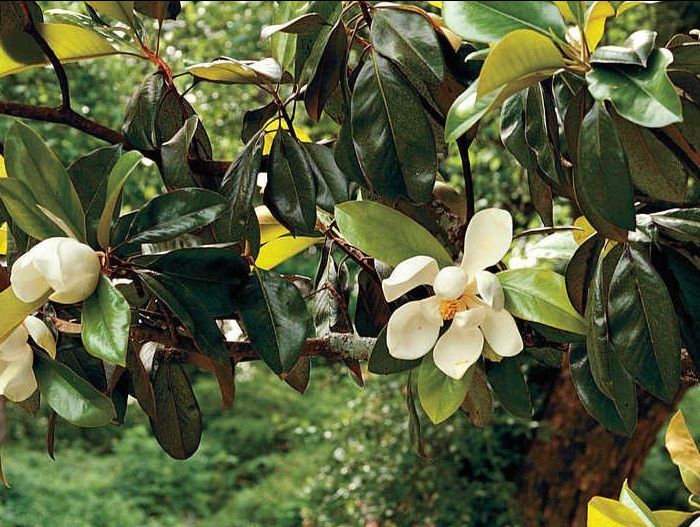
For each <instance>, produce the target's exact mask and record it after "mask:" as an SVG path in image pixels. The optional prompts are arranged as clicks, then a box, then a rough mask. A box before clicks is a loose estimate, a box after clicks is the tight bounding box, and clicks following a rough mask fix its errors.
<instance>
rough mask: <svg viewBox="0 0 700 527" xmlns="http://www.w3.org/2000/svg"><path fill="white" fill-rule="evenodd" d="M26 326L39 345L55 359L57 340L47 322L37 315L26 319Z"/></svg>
mask: <svg viewBox="0 0 700 527" xmlns="http://www.w3.org/2000/svg"><path fill="white" fill-rule="evenodd" d="M24 327H25V328H27V331H28V332H29V335H30V336H31V337H32V340H33V341H34V342H36V344H37V346H39V347H41V348H42V349H43V350H44V351H45V352H46V353H48V354H49V355H50V356H51V358H52V359H55V358H56V340H55V339H54V338H53V334H52V333H51V330H50V329H49V328H48V327H46V324H44V323H43V322H42V321H41V320H39V319H38V318H36V317H27V318H25V319H24Z"/></svg>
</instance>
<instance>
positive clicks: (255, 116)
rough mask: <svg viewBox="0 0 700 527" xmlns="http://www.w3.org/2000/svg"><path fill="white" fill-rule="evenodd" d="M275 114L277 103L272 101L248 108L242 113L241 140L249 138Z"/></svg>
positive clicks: (245, 141) (247, 140) (248, 139)
mask: <svg viewBox="0 0 700 527" xmlns="http://www.w3.org/2000/svg"><path fill="white" fill-rule="evenodd" d="M276 114H277V103H276V102H275V101H272V102H270V103H268V104H266V105H265V106H262V107H260V108H256V109H255V110H248V111H247V112H246V113H244V114H243V128H242V129H241V140H242V141H243V142H244V143H248V142H250V140H251V139H253V137H254V136H255V134H257V133H258V132H259V131H260V130H262V129H263V127H264V126H265V125H266V124H267V123H268V122H269V121H270V119H272V118H273V117H274V116H275V115H276Z"/></svg>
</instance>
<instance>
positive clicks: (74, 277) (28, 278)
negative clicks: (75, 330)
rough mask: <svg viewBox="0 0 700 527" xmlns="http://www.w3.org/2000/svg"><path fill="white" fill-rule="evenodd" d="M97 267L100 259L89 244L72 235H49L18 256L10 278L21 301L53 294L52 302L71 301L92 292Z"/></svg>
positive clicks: (96, 275) (30, 300) (98, 271)
mask: <svg viewBox="0 0 700 527" xmlns="http://www.w3.org/2000/svg"><path fill="white" fill-rule="evenodd" d="M100 270H101V264H100V258H99V257H98V256H97V253H96V252H95V251H93V250H92V249H91V248H90V247H89V246H87V245H85V244H83V243H80V242H79V241H77V240H74V239H73V238H49V239H47V240H44V241H42V242H39V243H38V244H37V245H35V246H34V247H32V248H31V249H30V250H29V251H28V252H27V253H25V254H23V255H22V256H20V257H19V258H18V259H17V261H16V262H15V263H14V265H13V266H12V274H11V276H10V281H11V283H12V290H13V292H14V293H15V296H17V298H19V299H20V300H21V301H22V302H26V303H31V302H35V301H36V300H38V299H40V298H41V297H43V296H45V295H47V294H49V293H52V294H51V296H50V297H49V298H50V299H51V300H53V301H54V302H59V303H61V304H73V303H75V302H80V301H82V300H85V299H86V298H87V297H89V296H90V295H91V294H92V293H93V292H94V291H95V288H96V287H97V282H98V280H99V277H100Z"/></svg>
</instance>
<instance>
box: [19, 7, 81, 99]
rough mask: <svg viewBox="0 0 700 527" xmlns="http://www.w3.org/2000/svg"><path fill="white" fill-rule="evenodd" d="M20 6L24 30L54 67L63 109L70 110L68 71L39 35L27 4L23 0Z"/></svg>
mask: <svg viewBox="0 0 700 527" xmlns="http://www.w3.org/2000/svg"><path fill="white" fill-rule="evenodd" d="M19 5H20V7H21V8H22V13H23V14H24V18H25V21H24V27H23V28H22V30H23V31H24V32H25V33H27V34H28V35H30V36H31V37H32V38H33V39H34V40H35V41H36V43H37V44H38V45H39V47H40V48H41V51H42V52H43V53H44V55H46V58H47V59H48V60H49V62H50V63H51V66H53V70H54V72H55V73H56V78H57V79H58V85H59V86H60V88H61V109H63V110H70V89H69V88H68V77H67V76H66V70H64V69H63V64H61V61H60V60H59V59H58V57H57V56H56V54H55V53H54V51H53V50H52V49H51V46H49V43H48V42H46V39H45V38H44V37H43V35H42V34H41V33H39V30H38V29H37V28H36V26H35V25H34V21H33V20H32V15H31V13H30V12H29V6H27V2H25V1H24V0H22V1H20V2H19Z"/></svg>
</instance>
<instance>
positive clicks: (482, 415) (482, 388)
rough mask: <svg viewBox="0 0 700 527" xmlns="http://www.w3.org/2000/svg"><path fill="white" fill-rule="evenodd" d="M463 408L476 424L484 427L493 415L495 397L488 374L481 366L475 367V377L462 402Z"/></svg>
mask: <svg viewBox="0 0 700 527" xmlns="http://www.w3.org/2000/svg"><path fill="white" fill-rule="evenodd" d="M462 410H464V412H465V413H466V414H467V416H468V417H469V420H470V421H471V423H472V424H473V425H474V426H477V427H479V428H484V427H485V426H487V425H488V424H489V423H490V422H491V418H492V417H493V397H492V396H491V388H489V384H488V381H487V380H486V375H485V374H484V372H483V370H482V369H481V368H478V367H477V368H474V377H473V378H472V383H471V386H470V387H469V391H468V392H467V396H466V397H465V398H464V402H462Z"/></svg>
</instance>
